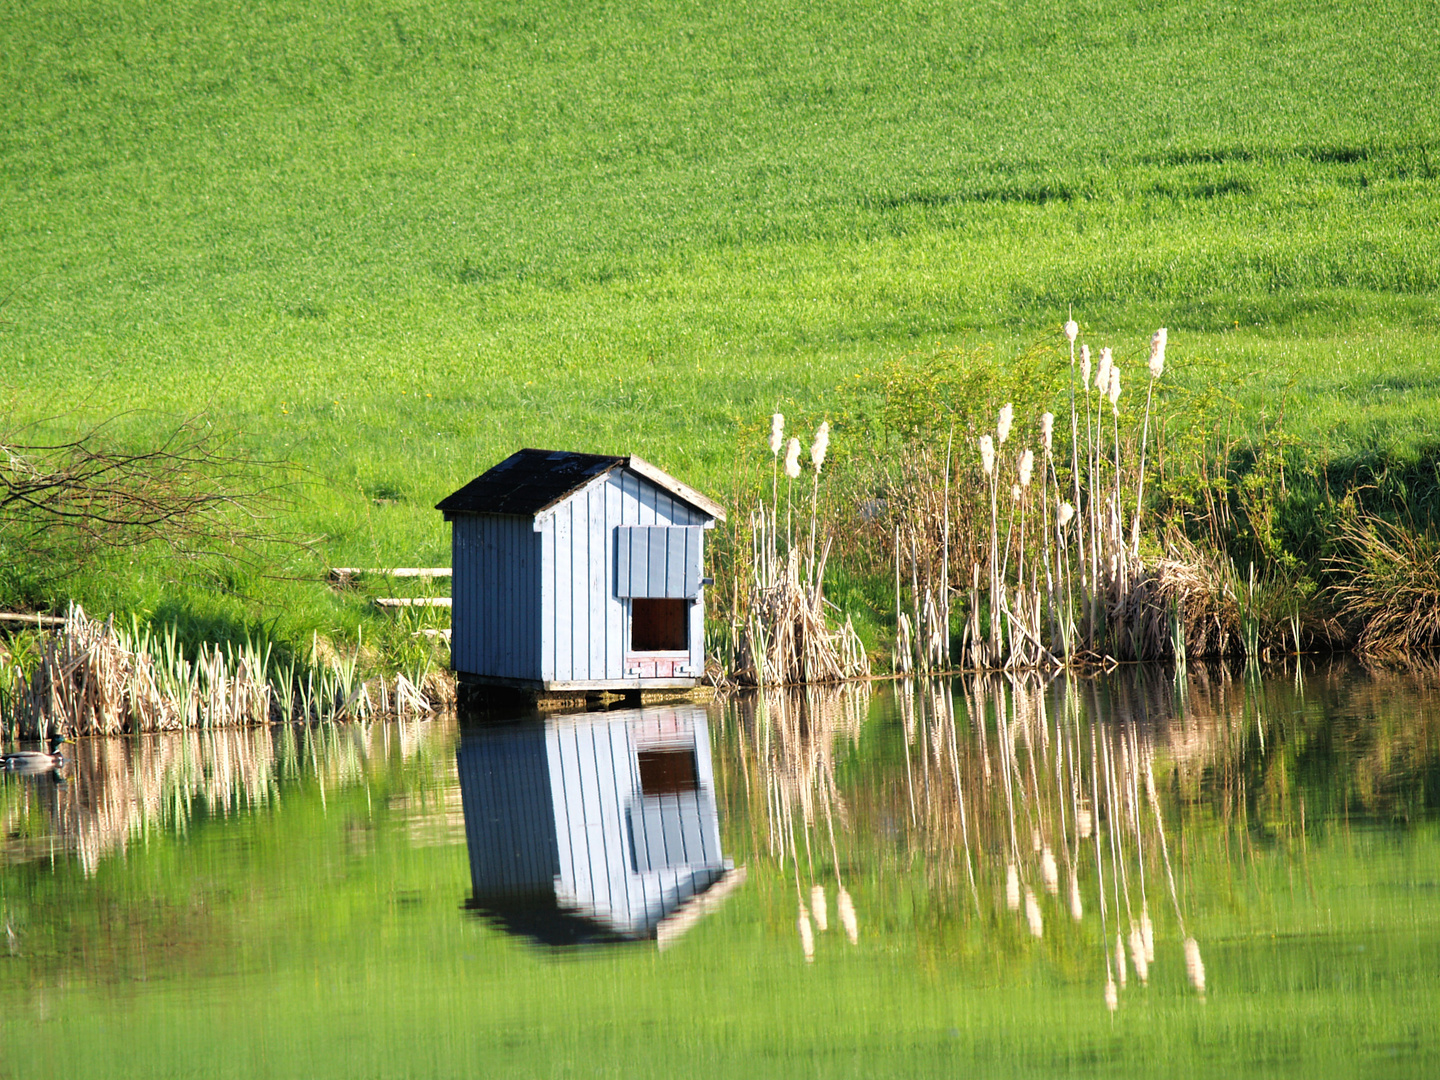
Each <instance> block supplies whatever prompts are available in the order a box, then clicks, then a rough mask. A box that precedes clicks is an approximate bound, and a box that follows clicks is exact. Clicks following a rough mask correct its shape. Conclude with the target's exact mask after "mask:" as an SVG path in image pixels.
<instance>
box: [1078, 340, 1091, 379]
mask: <svg viewBox="0 0 1440 1080" xmlns="http://www.w3.org/2000/svg"><path fill="white" fill-rule="evenodd" d="M1080 385H1081V386H1089V385H1090V346H1089V345H1081V346H1080Z"/></svg>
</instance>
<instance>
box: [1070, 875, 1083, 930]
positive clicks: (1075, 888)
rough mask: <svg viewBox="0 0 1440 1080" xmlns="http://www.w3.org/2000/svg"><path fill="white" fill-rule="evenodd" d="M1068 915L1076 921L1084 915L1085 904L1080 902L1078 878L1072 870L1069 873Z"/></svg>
mask: <svg viewBox="0 0 1440 1080" xmlns="http://www.w3.org/2000/svg"><path fill="white" fill-rule="evenodd" d="M1070 917H1071V918H1072V919H1074V920H1075V921H1076V922H1079V921H1080V920H1081V919H1083V918H1084V917H1085V905H1084V904H1082V903H1081V902H1080V879H1079V878H1077V877H1076V876H1075V873H1074V871H1071V874H1070Z"/></svg>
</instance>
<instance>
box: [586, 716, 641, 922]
mask: <svg viewBox="0 0 1440 1080" xmlns="http://www.w3.org/2000/svg"><path fill="white" fill-rule="evenodd" d="M595 727H596V734H597V735H598V736H600V738H599V739H597V745H596V754H597V758H598V757H599V756H600V755H601V754H603V755H604V757H605V759H606V764H605V767H604V769H603V771H602V776H604V777H605V779H607V780H608V785H605V786H604V791H603V795H602V806H603V813H604V815H605V840H606V852H605V854H606V866H607V867H609V871H610V882H611V885H610V888H611V893H612V896H613V900H612V904H613V906H614V909H615V910H616V912H617V913H623V918H624V919H625V920H626V921H629V920H630V919H631V918H632V917H633V916H634V914H635V899H636V898H635V897H634V896H633V895H632V893H633V885H634V882H635V877H634V871H633V870H632V858H631V852H630V838H629V829H628V828H627V825H626V808H627V806H628V804H629V802H630V800H631V796H632V795H633V794H634V785H633V783H632V781H631V775H630V769H631V764H630V762H631V757H632V754H631V752H630V728H629V725H627V724H626V723H625V721H623V720H620V721H611V722H610V723H608V724H597V725H596V726H595Z"/></svg>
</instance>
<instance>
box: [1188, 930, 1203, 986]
mask: <svg viewBox="0 0 1440 1080" xmlns="http://www.w3.org/2000/svg"><path fill="white" fill-rule="evenodd" d="M1185 974H1186V975H1188V976H1190V984H1191V985H1192V986H1194V987H1195V989H1196V990H1198V991H1200V993H1201V994H1202V995H1203V994H1204V993H1205V961H1203V960H1201V959H1200V943H1199V942H1198V941H1196V940H1195V939H1194V938H1193V937H1187V938H1186V939H1185Z"/></svg>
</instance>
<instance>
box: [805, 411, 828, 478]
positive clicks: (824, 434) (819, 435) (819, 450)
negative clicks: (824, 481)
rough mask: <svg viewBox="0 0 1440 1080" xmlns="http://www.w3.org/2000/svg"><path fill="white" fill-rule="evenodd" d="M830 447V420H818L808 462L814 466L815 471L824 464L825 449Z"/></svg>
mask: <svg viewBox="0 0 1440 1080" xmlns="http://www.w3.org/2000/svg"><path fill="white" fill-rule="evenodd" d="M829 449H830V421H829V420H822V421H820V426H819V427H818V428H817V429H816V431H815V441H814V442H813V443H811V444H810V464H812V465H814V466H815V471H816V472H817V473H818V472H819V471H820V466H821V465H824V464H825V451H827V450H829Z"/></svg>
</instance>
